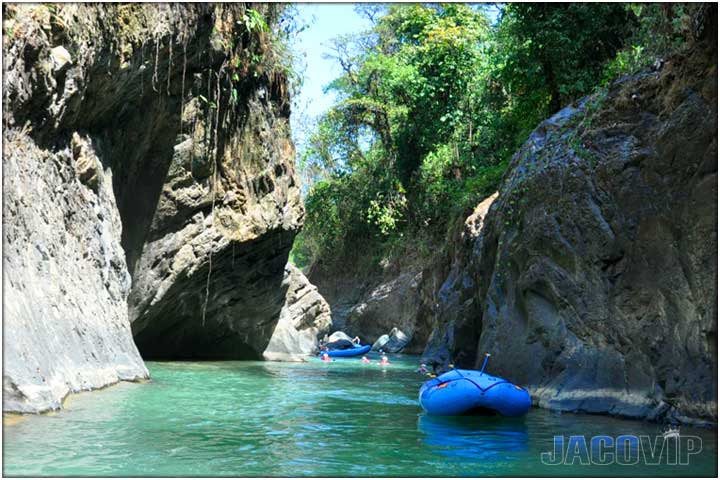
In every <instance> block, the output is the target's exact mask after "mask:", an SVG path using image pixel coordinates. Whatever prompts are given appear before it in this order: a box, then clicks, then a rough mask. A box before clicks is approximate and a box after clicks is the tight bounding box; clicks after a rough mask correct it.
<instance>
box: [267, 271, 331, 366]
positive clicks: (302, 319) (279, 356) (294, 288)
mask: <svg viewBox="0 0 720 480" xmlns="http://www.w3.org/2000/svg"><path fill="white" fill-rule="evenodd" d="M284 283H288V284H289V287H288V289H287V295H286V300H285V305H284V306H283V308H282V310H281V311H280V320H278V323H277V325H276V326H275V331H274V332H273V335H272V337H271V338H270V343H269V344H268V346H267V348H266V349H265V351H264V352H263V358H265V359H266V360H273V361H303V360H304V359H305V358H306V357H308V356H310V355H314V354H316V353H317V352H318V339H319V338H321V337H322V336H323V335H325V334H326V333H327V332H328V330H329V329H330V325H331V324H332V320H331V316H330V307H329V306H328V304H327V302H326V301H325V299H323V298H322V296H320V294H319V293H318V292H317V288H316V287H315V286H314V285H311V284H310V282H308V280H307V278H305V275H303V273H302V272H301V271H300V270H298V269H297V268H296V267H295V266H293V265H291V264H288V265H287V266H286V267H285V281H284Z"/></svg>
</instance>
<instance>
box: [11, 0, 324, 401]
mask: <svg viewBox="0 0 720 480" xmlns="http://www.w3.org/2000/svg"><path fill="white" fill-rule="evenodd" d="M51 8H52V11H51V10H50V9H51ZM254 8H255V10H256V11H258V12H259V13H260V14H261V15H262V16H263V17H264V18H265V19H266V20H267V22H268V23H269V24H271V25H272V24H273V22H275V21H276V20H277V17H278V12H279V10H278V9H277V8H276V7H275V6H273V5H261V4H258V5H255V6H254ZM245 9H246V6H245V5H244V4H232V5H231V4H224V5H223V4H215V5H211V4H192V5H190V4H144V5H130V4H122V5H121V4H108V5H101V4H62V5H59V6H52V7H51V6H48V5H43V4H36V5H31V4H22V5H9V6H8V7H7V8H6V10H5V15H4V20H5V24H4V31H5V32H6V34H7V38H6V39H5V40H6V41H5V42H4V53H5V65H4V66H5V72H4V73H5V77H4V80H5V89H4V102H5V109H4V119H3V121H4V125H5V127H6V128H4V130H3V132H4V133H3V135H4V139H5V145H6V148H5V150H6V152H4V153H5V155H4V160H3V162H4V165H5V168H6V169H7V172H14V173H15V174H13V175H6V176H5V182H6V190H5V191H6V203H5V208H4V212H3V214H4V221H5V229H4V233H5V237H4V242H5V245H6V246H7V247H8V248H6V254H5V256H4V259H3V261H4V262H5V264H6V269H7V270H6V271H7V272H8V275H6V277H5V280H6V282H11V281H12V282H13V283H12V284H11V285H8V284H7V283H6V285H8V292H12V294H9V295H7V296H6V301H7V303H6V316H5V331H6V338H5V348H6V349H5V361H6V365H7V366H9V367H10V368H7V369H6V371H5V377H4V391H5V392H6V393H7V394H8V395H10V397H6V398H13V401H12V402H6V403H5V409H10V410H22V411H25V410H38V409H45V408H54V407H55V406H57V405H58V401H59V399H60V398H61V397H62V396H63V395H64V393H63V392H66V391H73V390H77V389H83V388H93V387H98V386H102V385H106V384H108V383H111V382H112V381H116V380H117V379H131V378H139V377H143V376H145V375H147V372H146V370H145V368H144V367H143V365H142V362H141V361H140V357H139V356H138V353H137V349H136V347H135V345H134V344H133V339H132V338H131V336H130V328H132V332H133V334H134V337H135V341H136V343H137V345H138V347H139V350H140V352H141V353H142V354H143V356H145V357H148V358H237V359H243V358H254V359H259V358H261V357H262V354H263V352H264V351H265V350H266V348H267V346H268V343H269V341H270V338H271V337H272V335H273V332H274V331H275V330H276V328H275V327H276V325H277V323H278V321H279V319H280V317H281V313H282V312H283V308H284V305H285V301H286V298H290V299H294V298H295V297H292V296H290V297H288V289H291V288H293V285H294V284H293V282H292V281H288V274H286V270H285V265H286V263H287V257H288V252H289V250H290V247H291V245H292V242H293V238H294V235H295V234H296V232H297V231H298V230H299V228H300V227H301V225H302V221H303V216H304V211H303V206H302V201H301V198H300V190H299V187H298V185H297V182H296V178H295V172H294V166H293V156H294V147H293V144H292V141H291V139H290V131H289V123H288V118H289V113H290V111H289V99H288V93H287V80H286V78H285V76H284V74H283V73H282V72H283V69H282V68H281V67H279V65H280V64H279V63H278V62H279V60H278V59H277V58H276V57H275V55H276V53H274V49H273V48H271V45H270V43H269V38H268V37H267V35H266V34H265V33H264V32H261V31H259V30H258V29H256V30H254V31H252V30H248V29H247V27H246V24H245V22H243V18H246V15H245V13H246V11H245ZM290 277H293V276H292V275H290ZM293 278H294V277H293ZM298 302H299V304H302V303H303V302H302V301H300V300H298ZM318 304H320V302H319V301H318ZM296 310H297V309H294V308H293V307H292V306H289V307H288V312H291V313H294V312H295V311H296ZM300 310H302V309H300ZM316 310H317V311H318V314H322V312H321V310H322V309H321V308H320V307H318V308H317V309H316ZM313 311H315V310H313ZM293 320H295V319H293ZM306 320H307V318H306ZM308 321H309V320H308ZM319 322H320V324H322V321H321V320H320V321H319ZM130 324H131V325H132V326H131V327H130ZM301 330H303V329H302V328H301ZM28 385H30V386H37V388H34V389H33V388H30V387H28ZM47 385H50V386H49V387H47V388H46V386H47ZM43 389H45V390H43Z"/></svg>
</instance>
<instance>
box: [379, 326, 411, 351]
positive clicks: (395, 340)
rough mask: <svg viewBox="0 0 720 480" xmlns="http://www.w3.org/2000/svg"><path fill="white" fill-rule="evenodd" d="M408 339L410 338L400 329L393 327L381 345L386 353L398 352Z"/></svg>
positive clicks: (408, 341)
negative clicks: (386, 339)
mask: <svg viewBox="0 0 720 480" xmlns="http://www.w3.org/2000/svg"><path fill="white" fill-rule="evenodd" d="M410 340H411V338H410V337H408V336H407V335H405V334H404V333H403V332H402V330H399V329H397V328H393V329H392V330H391V331H390V334H389V336H388V341H387V342H386V343H385V344H384V345H383V347H382V349H383V351H385V352H388V353H399V352H401V351H402V349H403V348H405V346H406V345H407V344H408V343H410Z"/></svg>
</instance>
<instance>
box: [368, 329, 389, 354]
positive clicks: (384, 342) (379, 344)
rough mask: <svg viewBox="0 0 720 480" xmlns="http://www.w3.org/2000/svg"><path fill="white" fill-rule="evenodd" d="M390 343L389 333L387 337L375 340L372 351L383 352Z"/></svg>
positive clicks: (382, 336)
mask: <svg viewBox="0 0 720 480" xmlns="http://www.w3.org/2000/svg"><path fill="white" fill-rule="evenodd" d="M389 341H390V335H388V334H387V333H386V334H385V335H381V336H380V338H378V339H377V340H375V343H373V346H372V349H373V350H374V351H376V352H377V351H378V350H382V349H383V347H385V345H387V343H388V342H389Z"/></svg>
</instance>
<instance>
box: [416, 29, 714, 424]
mask: <svg viewBox="0 0 720 480" xmlns="http://www.w3.org/2000/svg"><path fill="white" fill-rule="evenodd" d="M712 42H713V43H714V42H715V39H714V38H712ZM716 199H717V49H716V44H715V45H714V46H713V45H710V46H707V45H704V46H702V45H696V46H694V47H693V48H692V49H691V50H690V51H689V52H686V54H685V55H679V56H676V57H673V58H672V59H669V60H668V61H667V62H665V64H664V65H663V66H662V67H661V68H659V69H657V70H655V71H652V72H646V73H642V74H638V75H635V76H632V77H629V78H624V79H621V80H620V81H618V82H617V83H616V84H614V85H612V86H611V87H610V88H609V91H608V92H605V93H599V94H597V95H594V96H592V97H589V98H586V99H583V100H582V101H580V102H579V103H578V104H577V105H573V106H570V107H568V108H566V109H564V110H562V111H560V112H559V113H558V114H556V115H555V116H553V117H552V118H550V119H548V120H547V121H545V122H543V123H542V124H541V125H540V126H539V127H538V128H537V129H536V130H535V131H534V132H533V133H532V135H531V136H530V138H529V140H528V141H527V143H526V144H525V145H524V146H523V147H522V149H521V150H520V151H519V152H517V154H516V155H515V156H514V158H513V160H512V163H511V165H510V168H509V172H508V174H507V176H506V178H505V179H504V181H503V185H502V188H501V190H500V192H499V195H498V196H497V198H496V199H489V200H488V201H487V202H486V203H485V205H482V206H480V207H479V209H478V211H476V214H474V219H473V218H471V219H470V220H469V221H470V223H478V222H480V223H481V227H480V228H479V229H474V230H473V229H470V230H472V231H469V232H468V235H465V237H464V238H465V240H464V242H463V243H462V244H461V245H460V248H459V249H458V250H459V252H458V254H457V255H456V257H455V258H456V262H455V264H454V265H453V267H452V269H451V272H450V274H449V275H448V277H447V278H446V281H445V282H444V284H443V286H442V287H441V289H440V290H439V292H440V294H439V295H438V297H439V298H440V306H439V308H438V314H437V316H436V322H437V323H436V328H435V330H434V332H433V335H432V337H431V340H430V342H429V344H428V348H427V349H426V352H425V355H424V357H425V359H426V360H428V361H432V362H435V363H437V364H440V365H446V364H447V362H449V361H452V360H455V361H456V363H458V364H460V365H463V366H470V367H473V366H474V367H478V366H479V362H480V361H481V359H482V358H483V356H484V353H485V352H489V353H491V354H492V358H491V361H490V365H489V367H488V370H489V371H491V372H493V373H495V374H498V375H503V376H507V377H508V378H511V379H512V380H513V381H516V382H519V383H521V384H524V385H527V386H529V387H530V389H531V392H532V394H533V397H534V399H535V401H536V403H537V404H539V405H540V406H543V407H547V408H551V409H557V410H564V411H582V412H590V413H610V414H616V415H621V416H628V417H635V418H645V419H649V420H662V419H674V420H677V421H682V422H710V423H716V422H717V311H716V308H715V305H716V304H717V214H718V212H717V201H716ZM490 204H491V205H490ZM488 206H489V208H487V207H488ZM466 228H467V227H466Z"/></svg>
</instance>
